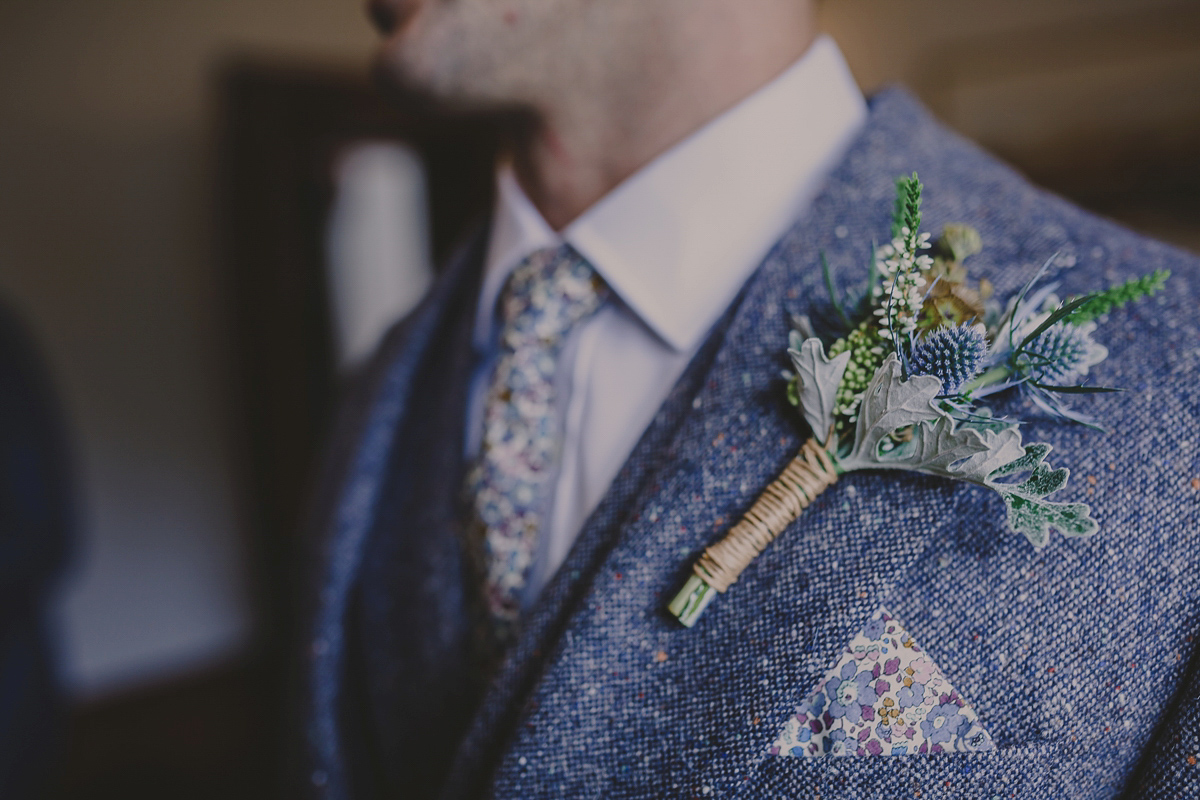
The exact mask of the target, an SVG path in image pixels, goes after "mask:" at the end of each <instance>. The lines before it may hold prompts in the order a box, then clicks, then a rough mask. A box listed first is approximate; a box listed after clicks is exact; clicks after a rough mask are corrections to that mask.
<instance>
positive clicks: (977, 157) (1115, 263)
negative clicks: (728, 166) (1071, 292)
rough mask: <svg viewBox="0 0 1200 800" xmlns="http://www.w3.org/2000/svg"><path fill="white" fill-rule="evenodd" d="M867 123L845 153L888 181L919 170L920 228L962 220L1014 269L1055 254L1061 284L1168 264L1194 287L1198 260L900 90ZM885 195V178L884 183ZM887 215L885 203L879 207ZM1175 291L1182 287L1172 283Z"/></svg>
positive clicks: (1101, 280)
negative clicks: (1056, 186)
mask: <svg viewBox="0 0 1200 800" xmlns="http://www.w3.org/2000/svg"><path fill="white" fill-rule="evenodd" d="M872 107H873V111H874V112H875V113H874V114H872V117H873V119H874V120H877V121H878V124H874V125H870V126H868V129H867V130H866V131H865V132H864V136H863V139H864V141H863V142H862V143H861V145H862V146H861V147H859V148H857V149H856V153H855V154H854V156H852V157H855V156H856V157H857V158H860V159H862V160H863V162H864V163H870V162H873V163H875V164H877V165H878V166H877V168H882V172H883V173H884V174H885V175H887V176H891V177H892V178H894V177H896V176H899V175H905V174H909V173H911V172H914V171H916V172H918V173H919V175H920V179H921V181H922V183H923V184H924V185H925V195H926V198H927V204H926V208H927V211H928V214H927V220H928V223H929V224H928V225H927V226H926V229H927V230H934V231H936V229H938V228H939V227H940V226H941V225H942V224H944V223H945V222H948V221H959V220H961V221H969V222H971V223H972V224H974V226H975V227H976V228H977V229H978V230H979V231H980V234H981V235H982V238H983V241H984V245H985V248H986V249H985V251H984V254H983V259H984V262H985V263H987V262H991V263H994V264H995V265H996V267H1000V266H1001V265H1003V266H1022V265H1023V262H1024V261H1026V260H1032V261H1037V260H1038V259H1039V258H1040V259H1042V260H1044V259H1046V258H1049V257H1050V256H1052V255H1057V258H1056V263H1055V268H1056V269H1060V270H1061V271H1062V273H1063V278H1064V280H1070V278H1072V277H1078V278H1079V279H1080V280H1082V281H1087V282H1088V283H1089V284H1090V287H1091V288H1100V286H1102V285H1106V284H1107V283H1111V282H1113V281H1116V280H1121V279H1122V277H1123V276H1125V275H1126V274H1131V275H1140V274H1143V273H1145V272H1147V271H1150V270H1153V269H1156V268H1165V269H1171V270H1172V272H1173V273H1175V274H1177V275H1178V277H1180V278H1181V279H1182V280H1180V281H1178V283H1179V284H1183V283H1187V284H1188V285H1187V287H1186V290H1187V291H1188V292H1189V293H1192V292H1194V291H1195V287H1196V280H1195V278H1196V276H1197V274H1198V273H1200V258H1198V257H1197V256H1196V255H1195V254H1192V253H1189V252H1187V251H1185V250H1182V249H1180V248H1178V247H1174V246H1172V245H1169V244H1166V243H1163V242H1160V241H1156V240H1155V239H1153V238H1151V237H1148V236H1144V235H1141V234H1138V233H1136V232H1134V231H1132V230H1130V229H1128V228H1127V227H1125V226H1123V225H1121V224H1119V223H1117V222H1115V221H1113V220H1110V219H1107V218H1105V217H1103V216H1101V215H1099V214H1096V213H1093V212H1090V211H1087V210H1084V209H1083V208H1080V207H1079V206H1078V205H1076V204H1074V203H1072V202H1071V201H1069V200H1067V199H1065V198H1063V197H1060V196H1059V195H1057V194H1055V193H1054V192H1052V191H1048V190H1046V189H1044V188H1042V187H1040V186H1038V185H1036V184H1035V183H1034V182H1032V181H1031V180H1029V179H1028V178H1026V177H1025V176H1024V175H1022V174H1021V173H1020V172H1019V171H1018V170H1017V169H1015V168H1014V167H1012V166H1011V165H1009V164H1007V163H1005V162H1004V161H1003V160H1002V159H1000V158H998V157H996V156H995V155H992V154H991V153H989V152H987V151H986V150H985V149H984V148H983V147H981V146H979V145H978V144H976V143H975V142H972V141H971V140H969V139H967V138H966V137H964V136H962V135H960V134H958V133H956V132H955V131H953V130H951V129H950V128H949V127H947V126H946V125H944V124H942V123H941V122H939V121H937V120H936V119H935V118H934V117H933V115H932V114H931V113H930V112H929V111H928V110H927V109H925V108H924V107H923V106H922V105H921V104H920V103H919V102H918V101H917V100H916V99H915V98H914V97H913V96H912V95H911V94H909V93H907V92H906V91H904V90H901V89H892V90H888V91H885V92H882V93H880V95H878V96H877V97H876V98H874V99H873V101H872ZM885 188H886V190H887V191H891V186H890V184H889V185H888V186H887V187H885ZM884 208H885V210H886V211H888V212H890V207H888V206H886V204H885V206H884ZM1177 289H1178V290H1183V287H1182V286H1177Z"/></svg>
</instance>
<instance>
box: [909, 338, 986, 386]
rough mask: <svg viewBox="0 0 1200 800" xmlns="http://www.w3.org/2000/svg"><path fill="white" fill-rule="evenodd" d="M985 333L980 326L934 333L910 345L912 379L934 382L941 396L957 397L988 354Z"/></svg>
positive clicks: (977, 371) (976, 372)
mask: <svg viewBox="0 0 1200 800" xmlns="http://www.w3.org/2000/svg"><path fill="white" fill-rule="evenodd" d="M986 333H987V332H986V330H985V329H984V327H983V326H982V325H959V326H956V327H952V328H949V327H948V328H941V329H939V330H936V331H934V332H933V333H931V334H929V335H928V336H926V337H924V338H923V339H921V340H920V341H918V342H917V343H916V344H914V345H913V348H912V355H911V356H910V357H909V369H910V371H911V372H912V374H914V375H932V376H933V377H935V378H937V379H938V380H939V381H941V382H942V393H943V394H948V395H954V394H958V391H959V389H961V388H962V385H963V384H964V383H966V382H967V381H969V380H971V379H972V378H974V377H975V376H976V375H977V374H978V373H979V371H980V368H981V367H982V366H983V359H984V357H985V356H986V355H987V350H988V345H987V335H986Z"/></svg>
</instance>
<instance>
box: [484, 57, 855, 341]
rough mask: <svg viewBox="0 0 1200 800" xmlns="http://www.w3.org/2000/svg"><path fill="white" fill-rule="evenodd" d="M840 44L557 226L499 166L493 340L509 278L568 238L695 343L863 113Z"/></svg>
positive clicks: (488, 283) (488, 304)
mask: <svg viewBox="0 0 1200 800" xmlns="http://www.w3.org/2000/svg"><path fill="white" fill-rule="evenodd" d="M866 115H867V109H866V103H865V102H864V101H863V97H862V94H861V93H860V92H859V90H858V87H857V85H856V84H855V83H854V79H853V77H852V76H851V74H850V70H849V68H848V67H847V66H846V62H845V60H844V59H843V58H842V55H841V52H840V51H839V50H838V47H837V45H836V44H834V42H833V40H832V39H830V38H829V37H827V36H822V37H821V38H819V39H818V40H817V41H816V42H814V43H813V45H812V46H811V47H810V48H809V49H808V51H807V52H806V53H805V54H804V56H803V57H801V58H800V60H799V61H797V62H796V63H795V64H793V65H792V66H790V67H789V68H788V69H787V70H785V71H784V72H783V73H782V74H780V75H779V76H778V77H776V78H775V79H774V80H772V81H771V82H770V83H768V84H766V85H765V86H763V87H762V88H760V89H758V90H757V91H756V92H754V93H753V94H751V95H750V96H748V97H746V98H745V99H743V100H742V101H740V102H739V103H738V104H737V105H735V106H733V107H732V108H731V109H729V110H728V111H726V112H724V113H723V114H721V115H720V116H718V117H717V118H715V119H713V120H712V121H710V122H709V123H707V124H706V125H704V126H703V127H702V128H700V129H699V130H697V131H696V132H695V133H693V134H691V135H690V136H688V137H687V138H686V139H684V140H683V141H681V142H679V143H678V144H676V145H675V146H673V147H672V148H671V149H670V150H668V151H667V152H665V153H664V154H663V155H661V156H659V157H658V158H656V159H655V160H654V161H652V162H651V163H649V164H648V165H646V166H645V167H643V168H642V169H641V170H639V171H638V172H637V173H635V174H634V175H633V176H631V177H630V178H629V179H627V180H626V181H624V182H623V183H621V184H620V185H619V186H617V187H616V188H615V189H613V191H612V192H610V193H609V194H608V195H606V196H605V197H604V198H602V199H601V200H600V201H599V202H598V203H596V204H595V205H594V206H592V207H591V208H590V209H588V210H587V211H586V212H584V213H583V214H582V215H581V216H580V217H579V218H578V219H577V220H575V221H574V222H573V223H571V224H570V225H569V226H567V228H566V229H565V230H564V231H563V232H562V233H561V234H559V233H556V232H555V231H554V230H552V229H551V228H550V226H549V225H548V224H547V223H546V221H545V220H544V219H543V218H542V216H541V214H540V213H539V212H538V211H537V209H536V208H535V207H534V206H533V204H532V203H531V202H530V200H529V198H528V197H527V196H526V195H525V193H524V191H523V190H522V189H521V187H520V185H519V184H518V183H517V180H516V178H515V176H514V175H513V173H512V170H511V168H509V167H507V166H502V167H501V168H500V171H499V175H498V178H497V192H496V203H495V209H494V214H493V218H492V235H491V239H490V242H489V245H488V252H487V256H486V261H485V274H484V283H483V289H482V292H481V295H480V304H479V313H478V316H477V319H476V342H477V344H480V345H481V346H486V342H487V341H488V340H489V338H490V335H491V327H492V324H493V310H494V308H495V304H496V298H497V296H498V294H499V292H500V289H501V288H502V286H503V284H504V281H505V280H506V279H507V277H508V275H509V274H510V273H511V272H512V270H513V269H514V268H516V266H517V265H518V264H519V263H520V262H521V261H522V260H523V259H524V258H525V257H526V256H528V255H529V254H530V253H533V252H534V251H536V250H540V249H542V248H545V247H553V246H555V245H558V244H560V243H562V242H564V241H565V242H568V243H569V244H571V245H572V246H573V247H574V248H575V249H576V250H577V251H579V253H580V254H581V255H583V256H584V257H585V258H587V259H588V261H589V262H590V263H591V264H592V266H593V267H595V269H596V271H597V272H598V273H599V274H600V275H601V276H602V277H603V278H604V280H605V281H606V282H607V283H608V285H609V286H610V287H611V288H612V290H613V291H614V292H616V294H617V295H618V296H619V297H620V298H621V299H622V300H623V301H624V302H625V304H626V305H628V306H629V307H630V308H631V309H632V310H633V311H634V313H636V314H637V316H638V317H639V318H640V319H641V320H642V322H644V323H645V324H646V325H647V326H648V327H649V328H650V329H651V330H653V331H654V332H655V333H656V334H657V335H658V336H659V337H661V338H662V339H663V341H665V342H666V343H667V344H668V345H670V346H671V347H672V348H674V349H676V350H678V351H680V352H688V351H690V350H693V349H694V348H695V347H696V346H698V345H699V343H700V341H701V337H703V335H704V333H705V332H706V331H707V330H708V329H709V328H710V327H711V326H712V325H713V324H714V323H715V322H716V321H717V319H718V318H719V317H720V315H721V314H722V313H723V312H724V310H725V309H726V308H727V307H728V306H729V303H730V302H732V301H733V298H734V297H735V296H736V295H737V292H738V290H739V289H740V288H741V286H742V285H743V284H744V283H745V282H746V280H747V279H748V278H749V277H750V274H751V273H752V272H753V271H754V269H755V268H756V267H757V266H758V264H759V263H760V262H761V261H762V259H763V258H764V257H765V256H766V254H767V253H768V251H769V250H770V248H771V247H772V246H773V245H774V244H775V242H776V241H777V240H778V239H779V238H780V237H781V236H783V234H784V233H785V232H786V231H787V229H788V228H789V227H790V226H791V225H792V224H793V223H794V222H795V221H796V219H797V218H798V217H799V216H800V215H801V214H802V213H803V212H804V211H805V210H806V209H807V207H808V205H809V203H811V202H812V199H813V197H815V195H816V194H817V192H818V190H819V189H820V187H821V184H822V182H823V181H824V179H825V177H826V176H827V175H828V173H829V172H830V171H831V170H832V169H833V168H834V166H836V164H837V162H838V161H839V160H840V159H841V157H842V155H843V154H844V152H845V150H846V149H847V148H848V147H849V145H850V143H851V141H852V140H853V138H854V136H855V135H856V134H857V133H858V131H859V130H860V128H861V127H862V124H863V122H864V121H865V119H866Z"/></svg>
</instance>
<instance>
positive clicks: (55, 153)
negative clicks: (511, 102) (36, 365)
mask: <svg viewBox="0 0 1200 800" xmlns="http://www.w3.org/2000/svg"><path fill="white" fill-rule="evenodd" d="M821 14H822V16H823V18H824V19H823V22H824V26H825V28H826V29H827V30H829V31H830V32H831V33H833V35H834V37H835V38H836V39H837V41H838V43H839V44H840V45H841V47H842V49H843V51H844V52H845V54H846V57H847V59H848V60H849V62H850V65H851V67H852V68H853V70H854V72H855V75H856V77H857V78H858V81H859V83H860V85H861V86H862V87H863V88H864V90H865V91H867V92H868V93H869V92H870V91H871V90H873V89H874V88H876V87H879V86H881V85H884V84H888V83H892V82H897V81H898V82H903V83H905V84H907V85H908V86H909V87H910V88H912V89H913V90H914V91H915V92H916V93H917V94H918V95H920V97H921V98H922V99H923V100H924V102H925V103H926V104H927V105H929V106H930V108H931V109H932V110H933V111H934V112H935V113H936V114H937V115H938V116H939V117H940V118H941V119H943V120H944V121H945V122H947V123H948V124H950V125H951V126H953V127H955V128H957V129H958V130H960V131H962V132H964V133H965V134H967V135H968V136H970V137H972V138H974V139H975V140H977V141H979V142H981V143H982V144H983V145H985V146H986V147H988V148H990V149H992V150H993V151H995V152H997V153H999V154H1000V155H1001V156H1003V157H1004V158H1006V159H1007V160H1009V161H1010V162H1012V163H1013V164H1015V165H1016V166H1017V167H1019V168H1020V169H1022V170H1023V171H1025V172H1026V173H1027V174H1029V175H1030V176H1031V177H1033V179H1034V180H1036V181H1038V182H1040V183H1042V184H1044V185H1046V186H1048V187H1050V188H1052V189H1054V190H1055V191H1058V192H1060V193H1062V194H1064V195H1066V196H1068V197H1070V198H1071V199H1073V200H1075V201H1076V202H1078V203H1080V204H1082V205H1084V206H1085V207H1088V208H1091V209H1093V210H1096V211H1098V212H1100V213H1102V214H1106V215H1108V216H1111V217H1114V218H1116V219H1118V220H1121V221H1123V222H1125V223H1126V224H1128V225H1130V226H1132V227H1134V228H1136V229H1139V230H1142V231H1145V232H1147V233H1150V234H1152V235H1154V236H1157V237H1159V238H1163V239H1166V240H1168V241H1172V242H1175V243H1177V244H1178V245H1180V246H1182V247H1185V248H1191V249H1193V250H1197V251H1200V4H1197V3H1195V2H1194V0H825V2H823V4H822V6H821ZM374 44H375V36H374V34H373V32H372V31H371V29H370V28H369V26H368V23H367V21H366V18H365V15H364V13H363V10H362V8H361V4H360V3H358V2H352V1H351V0H170V2H162V0H104V2H96V0H3V2H2V3H0V295H2V296H3V297H4V298H5V299H6V301H7V302H8V304H9V305H10V306H11V307H12V308H13V309H14V311H15V312H16V313H17V314H18V316H19V317H20V318H21V319H22V321H23V322H24V323H25V325H26V327H27V328H28V330H29V332H30V333H31V335H32V337H33V338H34V340H35V341H36V343H37V345H38V349H39V350H40V352H41V355H42V357H43V360H44V361H45V362H46V365H47V368H48V370H49V372H50V376H51V379H52V381H53V384H54V386H55V388H56V389H57V392H58V394H59V397H60V401H61V405H62V407H63V414H64V417H65V420H66V425H67V428H68V433H69V436H70V440H71V444H72V449H73V455H74V463H75V473H76V483H77V492H78V494H79V505H80V508H79V514H78V517H79V519H78V525H79V530H78V532H77V538H76V542H75V546H74V555H73V557H72V562H71V567H70V570H69V572H68V575H67V579H66V581H65V584H64V585H63V587H62V593H61V594H62V596H61V601H60V603H59V604H58V606H57V608H56V611H55V619H56V623H55V624H56V629H57V640H58V653H59V661H60V671H61V675H62V680H63V681H64V683H65V686H66V687H67V692H68V701H69V729H68V736H67V743H66V745H65V753H64V754H63V760H62V764H63V766H62V770H61V773H62V774H61V791H60V794H61V796H62V797H64V798H87V797H118V796H119V797H123V798H127V799H128V800H137V799H138V798H142V797H146V798H149V797H161V796H171V797H176V798H181V797H186V798H190V797H197V798H200V797H205V798H207V797H218V796H219V797H223V798H241V797H247V798H249V797H263V796H270V793H271V787H272V786H273V779H274V775H275V772H276V770H277V767H278V757H279V750H280V745H279V742H280V738H281V737H280V732H281V730H282V728H283V726H284V725H285V722H284V717H283V714H282V709H283V707H284V703H285V691H286V689H287V676H288V668H287V664H288V659H287V656H286V652H287V647H288V646H289V641H290V635H291V629H290V625H291V623H292V621H293V620H294V618H295V617H294V596H295V595H294V590H293V585H294V583H295V580H294V579H295V562H296V557H297V554H298V553H297V546H298V533H297V531H298V521H299V519H300V517H301V514H302V509H303V502H304V497H305V495H306V493H307V490H308V487H309V484H310V481H311V479H312V474H311V473H312V469H313V463H314V458H315V457H316V454H317V452H318V450H319V447H320V441H321V438H322V435H323V433H324V431H325V430H326V428H327V426H328V423H329V415H330V412H331V409H332V406H333V403H334V400H335V398H336V394H337V387H338V384H339V377H340V376H342V375H344V374H346V372H347V371H348V370H351V369H353V368H354V366H355V365H356V364H358V363H361V361H362V359H363V358H365V357H366V356H367V354H369V353H370V351H371V349H372V348H373V347H374V345H375V343H376V341H377V340H378V337H379V336H380V334H381V333H382V332H383V331H384V330H385V329H386V328H387V327H388V326H389V325H391V324H392V323H393V322H394V321H396V320H397V319H398V318H400V317H401V316H402V315H403V314H404V313H405V312H406V311H407V310H408V309H409V308H411V306H412V305H413V304H414V303H415V302H416V301H417V300H418V299H419V297H420V296H421V294H422V292H423V291H424V289H425V288H426V286H427V285H428V282H429V280H430V276H431V274H432V272H433V270H434V265H435V264H437V263H438V261H439V259H441V258H442V257H443V256H444V255H445V254H446V253H447V251H448V249H449V248H451V247H452V246H453V243H454V241H455V239H456V237H457V236H458V235H459V234H460V233H461V232H462V231H463V229H464V227H466V226H467V225H469V224H470V223H471V221H472V220H473V219H475V218H477V217H478V216H479V215H480V214H482V213H484V212H485V211H486V209H487V208H488V204H489V202H490V197H489V193H490V181H491V171H490V169H491V168H490V163H491V159H492V154H493V151H494V146H495V144H494V142H495V135H494V131H493V130H492V128H491V127H490V126H489V123H488V122H487V121H486V120H474V121H467V120H459V121H454V122H448V121H442V120H435V119H429V118H426V117H423V116H422V114H421V113H420V112H417V111H414V110H413V109H405V108H403V107H400V106H396V105H394V104H392V103H389V102H388V101H387V99H385V98H384V97H382V96H381V95H380V94H379V93H378V92H377V91H376V90H375V89H374V88H373V87H372V84H371V82H370V80H369V79H368V63H369V58H370V55H371V53H372V50H373V47H374Z"/></svg>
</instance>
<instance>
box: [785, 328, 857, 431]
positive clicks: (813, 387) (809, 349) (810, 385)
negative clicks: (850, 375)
mask: <svg viewBox="0 0 1200 800" xmlns="http://www.w3.org/2000/svg"><path fill="white" fill-rule="evenodd" d="M788 355H789V356H791V357H792V366H794V367H795V368H796V375H797V376H798V377H799V383H800V407H801V408H802V409H803V410H804V419H805V420H807V421H808V426H809V427H810V428H811V429H812V432H813V435H814V436H815V437H817V441H818V442H820V443H821V444H826V442H825V437H826V436H828V435H829V429H830V428H832V427H833V409H834V406H835V405H836V404H837V390H838V385H839V384H841V382H842V375H844V374H845V372H846V364H847V363H849V361H850V351H849V350H847V351H846V352H844V353H839V354H838V355H837V356H835V357H834V358H833V359H832V360H831V359H829V358H826V357H825V350H824V348H823V347H822V346H821V340H820V339H815V338H813V339H806V340H805V341H804V342H803V343H802V344H801V345H800V348H799V349H798V350H797V349H791V350H788Z"/></svg>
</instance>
